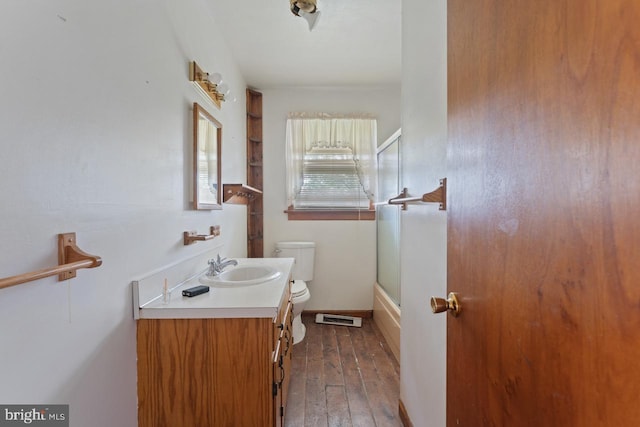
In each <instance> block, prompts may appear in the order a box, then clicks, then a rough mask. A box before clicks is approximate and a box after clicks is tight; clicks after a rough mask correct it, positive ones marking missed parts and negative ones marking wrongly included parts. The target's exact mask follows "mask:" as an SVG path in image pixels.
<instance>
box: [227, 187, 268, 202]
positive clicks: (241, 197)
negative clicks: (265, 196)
mask: <svg viewBox="0 0 640 427" xmlns="http://www.w3.org/2000/svg"><path fill="white" fill-rule="evenodd" d="M257 197H262V191H260V190H258V189H257V188H253V187H250V186H248V185H244V184H222V201H223V202H224V203H229V204H232V205H248V204H249V202H250V201H252V200H254V199H255V198H257Z"/></svg>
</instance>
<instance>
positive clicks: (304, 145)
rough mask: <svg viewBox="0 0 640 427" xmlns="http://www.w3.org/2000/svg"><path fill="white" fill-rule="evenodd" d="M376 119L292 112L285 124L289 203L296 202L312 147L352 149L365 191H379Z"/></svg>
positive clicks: (369, 193)
mask: <svg viewBox="0 0 640 427" xmlns="http://www.w3.org/2000/svg"><path fill="white" fill-rule="evenodd" d="M377 140H378V138H377V122H376V120H375V119H374V118H372V117H370V116H361V115H360V116H355V115H349V116H345V115H341V116H332V115H329V114H324V113H322V114H309V113H292V114H290V115H289V118H288V119H287V126H286V167H287V203H288V205H289V206H291V205H293V204H294V200H295V198H296V195H298V194H299V193H300V190H301V187H302V184H303V162H304V158H305V154H308V153H310V152H311V150H312V149H313V148H349V149H350V150H351V152H352V153H353V160H354V162H355V163H356V170H357V173H358V178H359V181H360V185H361V186H362V190H363V191H364V193H365V194H366V197H367V198H368V199H369V200H370V201H373V200H374V197H375V193H376V185H377V180H376V170H377V166H376V144H377Z"/></svg>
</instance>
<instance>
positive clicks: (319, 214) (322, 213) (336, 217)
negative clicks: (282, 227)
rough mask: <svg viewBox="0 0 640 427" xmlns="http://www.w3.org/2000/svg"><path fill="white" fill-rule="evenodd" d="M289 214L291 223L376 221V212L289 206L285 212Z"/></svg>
mask: <svg viewBox="0 0 640 427" xmlns="http://www.w3.org/2000/svg"><path fill="white" fill-rule="evenodd" d="M284 213H286V214H287V216H288V219H289V221H375V219H376V211H375V209H371V210H364V209H361V210H358V209H352V210H345V209H336V210H330V209H319V210H312V209H298V210H296V209H294V208H293V206H289V209H287V210H286V211H284Z"/></svg>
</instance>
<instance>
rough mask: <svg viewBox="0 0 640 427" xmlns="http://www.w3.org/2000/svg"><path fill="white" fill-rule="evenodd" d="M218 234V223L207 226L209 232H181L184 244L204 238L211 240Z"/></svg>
mask: <svg viewBox="0 0 640 427" xmlns="http://www.w3.org/2000/svg"><path fill="white" fill-rule="evenodd" d="M219 235H220V226H219V225H212V226H211V227H210V228H209V234H198V232H197V231H185V232H184V233H182V236H183V240H184V245H185V246H187V245H191V244H193V243H195V242H203V241H206V240H211V239H213V238H215V237H216V236H219Z"/></svg>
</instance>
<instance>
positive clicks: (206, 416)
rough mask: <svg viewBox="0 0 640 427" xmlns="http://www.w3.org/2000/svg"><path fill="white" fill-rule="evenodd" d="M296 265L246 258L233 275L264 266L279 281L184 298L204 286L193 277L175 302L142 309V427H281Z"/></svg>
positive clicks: (228, 286)
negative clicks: (189, 290) (273, 271)
mask: <svg viewBox="0 0 640 427" xmlns="http://www.w3.org/2000/svg"><path fill="white" fill-rule="evenodd" d="M292 262H293V260H291V259H241V260H239V264H238V267H233V268H242V267H243V266H247V265H256V263H258V264H260V263H261V264H262V265H268V266H270V267H273V268H276V269H278V271H279V272H280V273H281V274H280V275H279V277H277V278H275V279H271V280H268V281H267V282H264V283H257V284H251V285H242V286H234V285H233V284H225V285H223V286H216V285H210V291H209V292H208V293H205V294H202V295H198V296H196V297H193V298H187V297H183V296H182V293H181V290H182V289H186V288H189V287H192V286H196V285H199V284H200V283H199V282H198V280H197V278H194V279H192V280H188V281H187V282H185V283H184V284H181V285H180V286H178V287H176V288H174V289H172V292H171V294H172V295H171V300H170V301H163V299H162V298H156V299H154V300H152V301H150V302H147V303H143V304H142V305H141V306H140V308H139V310H138V312H137V315H136V318H137V319H138V320H137V334H138V335H137V355H138V425H139V426H140V427H157V426H185V427H187V426H194V427H196V426H197V427H214V426H215V427H223V426H230V427H236V426H282V425H283V420H284V413H285V408H286V400H287V391H288V384H289V379H290V367H291V355H292V348H293V339H292V334H291V321H292V316H291V310H292V304H291V293H290V273H291V267H292ZM135 283H137V282H135ZM135 292H136V289H135V287H134V293H135ZM134 299H135V297H134Z"/></svg>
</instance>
